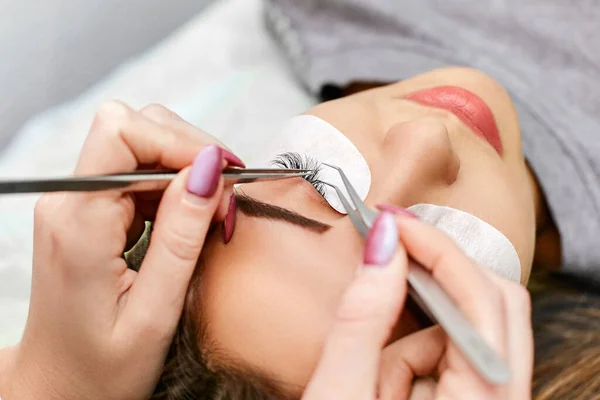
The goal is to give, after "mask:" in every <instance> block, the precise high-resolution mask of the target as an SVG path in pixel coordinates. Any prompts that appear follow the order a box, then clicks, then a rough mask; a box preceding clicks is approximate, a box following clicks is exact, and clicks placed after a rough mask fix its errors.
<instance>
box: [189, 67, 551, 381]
mask: <svg viewBox="0 0 600 400" xmlns="http://www.w3.org/2000/svg"><path fill="white" fill-rule="evenodd" d="M442 85H453V86H459V87H463V88H465V89H467V90H469V91H471V92H473V93H475V94H477V95H478V96H480V97H481V98H482V99H483V100H484V101H485V102H486V103H487V104H488V106H489V107H490V108H491V110H492V112H493V114H494V117H495V119H496V122H497V125H498V129H499V131H500V133H501V140H502V144H503V148H504V154H503V155H502V156H500V155H499V154H498V153H497V152H496V151H495V150H494V149H493V148H492V146H491V145H490V144H489V143H487V142H486V141H485V140H484V139H482V138H480V137H478V136H476V135H475V134H474V133H473V132H472V131H471V130H470V129H469V128H468V127H467V126H466V125H465V124H464V123H462V122H461V121H460V120H459V119H458V118H457V117H456V116H454V115H452V114H451V113H449V112H446V111H444V110H439V109H435V108H430V107H426V106H422V105H419V104H416V103H413V102H410V101H407V100H403V99H402V98H401V97H402V96H404V95H407V94H409V93H412V92H415V91H417V90H421V89H426V88H431V87H437V86H442ZM307 114H312V115H315V116H317V117H319V118H321V119H323V120H325V121H327V122H329V123H330V124H332V125H333V126H335V127H336V128H337V129H339V130H340V131H341V132H343V133H344V134H345V135H346V136H347V137H348V138H349V139H350V140H351V141H352V142H353V143H354V145H355V146H356V147H357V148H358V150H359V151H360V152H361V153H362V155H363V156H364V158H365V159H366V161H367V163H368V165H369V167H370V169H371V173H372V186H371V190H370V193H369V195H368V197H367V199H366V201H365V202H366V204H367V205H370V206H374V205H376V204H381V203H388V204H393V205H397V206H401V207H407V206H410V205H412V204H416V203H432V204H438V205H447V206H450V207H454V208H457V209H460V210H464V211H467V212H469V213H471V214H473V215H475V216H477V217H479V218H481V219H482V220H484V221H486V222H488V223H489V224H491V225H493V226H495V227H496V228H497V229H498V230H500V231H501V232H502V233H503V234H504V235H505V236H506V237H508V239H509V240H510V241H511V242H512V243H513V245H514V247H515V248H516V250H517V253H518V255H519V258H520V261H521V266H522V274H521V282H522V283H526V282H527V280H528V277H529V274H530V272H531V265H532V263H533V259H534V253H535V239H536V227H537V226H538V224H541V223H542V221H544V223H545V221H546V220H547V216H546V215H545V211H544V207H543V201H542V199H543V197H542V195H541V192H540V190H539V188H538V186H537V184H536V182H535V177H534V176H533V174H532V173H531V172H530V170H529V169H528V167H527V165H526V162H525V160H524V157H523V154H522V150H521V139H520V131H519V125H518V120H517V115H516V112H515V109H514V107H513V104H512V102H511V100H510V98H509V96H508V95H507V93H506V92H505V91H504V89H503V88H502V87H501V86H500V85H499V84H498V83H496V82H495V81H494V80H493V79H491V78H490V77H488V76H486V75H484V74H482V73H480V72H478V71H474V70H471V69H465V68H448V69H441V70H436V71H432V72H428V73H425V74H423V75H419V76H417V77H414V78H411V79H408V80H405V81H402V82H399V83H396V84H392V85H389V86H385V87H381V88H376V89H372V90H368V91H365V92H361V93H358V94H355V95H352V96H349V97H346V98H342V99H339V100H335V101H331V102H327V103H322V104H320V105H317V106H316V107H314V108H312V109H311V110H309V111H308V112H307ZM242 190H243V192H244V193H245V194H247V195H249V196H251V197H254V198H256V199H258V200H261V201H263V202H266V203H270V204H275V205H277V206H280V207H285V208H288V209H290V210H294V211H296V212H298V213H300V214H302V215H304V216H307V217H310V218H313V219H316V220H318V221H322V222H325V223H327V224H329V225H332V228H331V229H329V230H328V231H327V232H325V233H323V234H317V233H314V232H311V231H309V230H306V229H303V228H301V227H297V226H294V225H291V224H288V223H285V222H280V221H269V220H266V219H262V218H252V217H247V216H245V215H243V214H242V213H240V212H238V220H237V225H236V231H235V234H234V236H233V239H232V240H231V242H229V243H228V244H224V243H223V241H222V239H221V235H220V234H215V235H213V236H212V238H211V239H210V240H209V243H208V246H207V247H206V248H205V252H204V256H203V260H202V264H203V266H202V268H204V272H203V274H204V275H203V279H202V281H201V286H202V288H201V290H200V291H199V292H200V293H201V296H202V299H201V301H202V304H204V308H205V310H204V311H205V315H204V317H205V318H206V322H207V325H208V334H209V336H210V337H211V339H213V340H214V341H215V343H216V344H217V345H218V346H219V347H220V348H221V350H222V351H223V352H224V353H225V354H228V355H229V356H233V357H235V358H238V359H239V360H241V361H243V362H246V363H248V364H250V365H252V366H255V367H258V368H260V369H261V370H263V371H266V372H267V373H270V374H272V375H274V376H276V377H277V378H278V379H280V380H282V381H284V382H287V383H289V384H291V385H299V386H304V385H305V384H306V382H307V381H308V380H309V378H310V376H311V373H312V371H313V370H314V367H315V365H316V363H317V361H318V359H319V355H320V354H321V348H322V343H323V340H324V338H325V337H326V335H327V332H328V331H329V329H330V327H331V324H332V320H333V316H334V314H335V310H336V309H337V306H338V304H339V300H340V296H341V294H342V293H343V291H344V289H345V288H346V287H347V286H348V284H349V283H350V281H351V280H352V278H353V276H354V273H355V269H356V266H357V265H358V264H359V263H360V261H361V259H362V254H363V240H362V239H361V238H360V236H359V235H358V234H357V232H356V231H355V230H354V229H353V227H352V225H351V222H350V220H349V218H348V217H347V216H343V215H340V214H338V213H337V212H335V211H334V210H333V209H331V208H330V207H329V206H327V205H326V203H324V202H323V200H322V199H321V198H320V196H319V194H318V193H317V192H316V191H315V190H313V188H312V186H311V185H310V184H309V183H307V182H305V181H303V180H301V179H299V180H284V181H275V182H262V183H252V184H246V185H243V187H242ZM553 251H556V250H555V249H554V248H553ZM240 327H243V328H240ZM415 329H418V326H416V324H415V321H414V319H413V318H411V316H410V315H409V313H407V312H404V314H403V315H402V317H401V318H400V320H399V322H398V325H397V326H396V327H395V328H394V333H393V335H392V338H390V341H391V340H394V339H397V338H398V337H402V336H405V335H406V334H408V333H410V332H412V331H414V330H415ZM290 360H294V362H290Z"/></svg>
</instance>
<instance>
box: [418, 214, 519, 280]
mask: <svg viewBox="0 0 600 400" xmlns="http://www.w3.org/2000/svg"><path fill="white" fill-rule="evenodd" d="M408 209H409V210H410V211H411V212H413V213H414V214H415V215H418V216H419V217H420V218H421V219H422V220H423V221H426V222H428V223H430V224H432V225H435V226H436V227H437V228H439V229H441V230H442V231H443V232H445V233H446V234H447V235H448V236H450V237H451V238H452V239H454V241H455V242H456V244H457V245H458V247H459V248H460V249H461V250H462V251H464V252H465V254H466V255H467V256H469V257H471V258H472V259H473V260H475V262H476V263H477V264H479V265H481V266H482V267H485V268H487V269H490V270H492V271H494V272H495V273H497V274H498V275H500V276H502V277H504V278H506V279H510V280H512V281H515V282H520V281H521V261H520V260H519V255H518V254H517V250H516V249H515V247H514V246H513V245H512V243H511V242H510V240H508V238H507V237H506V236H504V234H503V233H502V232H500V231H499V230H498V229H496V228H494V227H493V226H492V225H490V224H488V223H487V222H485V221H483V220H481V219H479V218H477V217H476V216H474V215H471V214H469V213H467V212H465V211H461V210H457V209H455V208H451V207H445V206H436V205H433V204H416V205H414V206H411V207H409V208H408Z"/></svg>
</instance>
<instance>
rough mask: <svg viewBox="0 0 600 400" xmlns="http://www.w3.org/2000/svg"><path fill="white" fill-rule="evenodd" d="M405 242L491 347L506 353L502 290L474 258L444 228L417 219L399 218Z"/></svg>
mask: <svg viewBox="0 0 600 400" xmlns="http://www.w3.org/2000/svg"><path fill="white" fill-rule="evenodd" d="M398 226H399V229H400V231H401V232H402V237H401V241H402V243H403V244H404V246H405V247H406V251H407V253H408V254H410V256H411V257H412V258H413V259H414V260H415V261H417V262H419V263H420V264H421V265H423V266H424V267H425V268H426V269H428V270H430V271H431V273H432V275H433V277H434V279H435V280H436V281H437V282H438V283H439V284H440V285H441V286H442V288H443V289H444V290H445V291H446V293H447V294H448V295H449V296H450V297H451V298H452V299H453V300H454V301H455V302H456V304H457V305H458V307H459V308H460V309H461V310H462V311H463V312H464V313H465V314H466V316H467V318H468V319H469V320H470V321H471V323H472V324H473V325H474V326H475V328H476V329H477V330H478V331H479V332H480V333H481V334H482V335H483V337H484V338H485V339H486V341H487V342H488V343H489V345H490V346H492V348H493V349H494V350H496V351H497V352H499V353H500V354H501V355H504V354H505V350H506V342H505V341H506V336H505V330H504V328H505V327H504V318H505V309H504V306H505V305H504V300H503V296H502V293H501V291H500V289H499V287H498V286H497V285H495V284H494V283H493V282H492V281H491V280H490V279H489V278H488V276H486V275H485V274H484V272H483V268H482V267H480V266H478V265H477V264H476V263H475V262H474V261H473V260H472V259H470V258H469V257H467V256H466V255H465V254H464V253H463V252H462V250H460V249H459V248H458V246H457V245H456V244H455V243H454V241H453V240H452V239H451V238H449V237H448V236H447V235H446V234H445V233H443V232H442V231H441V230H439V229H437V228H435V227H434V226H432V225H429V224H426V223H423V222H421V221H419V220H417V219H412V218H399V219H398Z"/></svg>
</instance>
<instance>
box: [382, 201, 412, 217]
mask: <svg viewBox="0 0 600 400" xmlns="http://www.w3.org/2000/svg"><path fill="white" fill-rule="evenodd" d="M375 207H377V209H378V210H379V211H387V212H390V213H392V214H396V215H401V216H403V217H408V218H414V219H418V218H419V217H417V216H416V215H415V214H413V213H412V212H410V211H408V210H407V209H406V208H401V207H396V206H393V205H391V204H378V205H376V206H375Z"/></svg>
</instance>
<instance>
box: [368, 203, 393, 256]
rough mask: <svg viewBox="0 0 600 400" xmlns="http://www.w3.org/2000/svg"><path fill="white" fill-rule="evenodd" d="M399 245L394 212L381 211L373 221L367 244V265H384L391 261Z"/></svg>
mask: <svg viewBox="0 0 600 400" xmlns="http://www.w3.org/2000/svg"><path fill="white" fill-rule="evenodd" d="M397 246H398V227H397V226H396V219H395V217H394V215H393V214H390V213H388V212H385V211H384V212H381V213H379V216H377V219H376V220H375V222H374V223H373V226H372V227H371V230H370V231H369V234H368V235H367V241H366V244H365V256H364V264H365V266H373V265H376V266H383V265H386V264H387V263H389V262H390V260H391V259H392V257H393V256H394V253H395V252H396V247H397Z"/></svg>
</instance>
